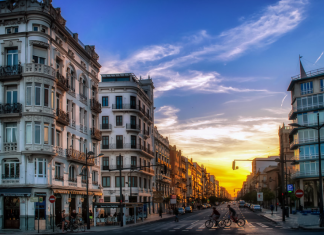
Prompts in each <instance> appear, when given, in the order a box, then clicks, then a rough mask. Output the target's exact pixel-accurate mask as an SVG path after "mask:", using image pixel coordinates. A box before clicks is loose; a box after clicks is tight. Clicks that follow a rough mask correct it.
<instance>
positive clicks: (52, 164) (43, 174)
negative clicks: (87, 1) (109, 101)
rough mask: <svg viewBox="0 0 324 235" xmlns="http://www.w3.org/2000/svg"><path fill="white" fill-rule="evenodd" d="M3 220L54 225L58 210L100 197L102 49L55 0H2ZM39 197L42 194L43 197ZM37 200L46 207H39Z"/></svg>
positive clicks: (5, 224) (22, 225) (8, 224)
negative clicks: (70, 23)
mask: <svg viewBox="0 0 324 235" xmlns="http://www.w3.org/2000/svg"><path fill="white" fill-rule="evenodd" d="M0 11H1V12H0V13H1V16H0V18H1V23H0V34H1V39H0V41H1V47H2V48H1V51H2V56H1V57H0V64H1V73H0V83H1V86H0V133H1V134H0V136H1V137H2V138H0V162H1V166H2V167H1V168H0V171H1V172H0V173H1V174H0V175H1V176H2V178H1V185H0V208H1V209H0V218H1V220H2V222H1V223H0V228H5V229H13V228H16V229H21V230H26V229H28V230H33V229H34V228H35V224H36V222H35V221H38V219H39V220H40V229H46V228H48V227H49V224H50V222H49V221H50V219H51V215H52V214H53V210H52V206H50V203H49V201H48V198H49V196H50V195H55V196H56V203H55V209H54V211H55V214H56V215H57V219H56V221H57V222H60V221H61V218H60V213H61V211H62V210H63V209H64V210H65V211H66V215H67V216H68V214H69V213H70V212H71V210H73V209H75V210H77V211H78V213H79V215H82V216H83V217H84V216H85V212H86V206H85V205H86V195H85V194H86V182H87V181H86V173H88V176H89V181H88V182H89V192H90V193H89V204H90V208H91V207H92V202H93V201H96V200H98V199H99V197H100V196H101V189H100V184H101V182H100V179H99V177H98V176H99V175H100V161H97V160H90V161H89V164H88V165H89V168H88V171H87V169H86V168H85V152H86V149H87V150H88V151H89V152H90V151H92V152H94V154H97V153H98V146H99V142H100V140H101V135H100V132H99V130H98V129H97V126H98V115H99V113H100V112H101V107H100V104H99V103H98V102H97V96H98V83H99V80H98V73H99V71H100V67H101V66H100V64H99V63H98V59H99V56H98V54H97V53H96V52H95V47H94V46H85V45H84V44H83V43H82V42H81V41H80V40H79V39H78V34H77V33H72V32H71V31H70V30H69V29H68V28H67V27H66V20H65V19H64V18H63V17H62V16H61V11H60V9H59V8H54V7H53V6H52V5H51V1H50V0H45V1H43V2H42V3H40V2H39V1H32V0H23V1H22V0H21V1H20V0H17V1H1V2H0ZM31 197H33V198H35V197H37V198H40V199H39V202H37V203H35V202H34V201H33V200H32V199H31ZM36 208H39V209H38V210H39V218H38V212H37V213H36Z"/></svg>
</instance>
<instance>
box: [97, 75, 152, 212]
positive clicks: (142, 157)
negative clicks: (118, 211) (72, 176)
mask: <svg viewBox="0 0 324 235" xmlns="http://www.w3.org/2000/svg"><path fill="white" fill-rule="evenodd" d="M153 90H154V86H153V82H152V79H150V78H148V79H138V78H137V77H136V76H135V75H134V74H132V73H122V74H101V82H100V84H99V99H100V101H101V104H102V113H101V114H100V131H101V132H102V143H101V147H100V150H101V153H103V154H104V157H102V158H101V165H102V168H101V180H102V187H103V196H104V202H119V201H120V200H123V201H124V202H130V203H132V202H142V203H144V204H146V206H145V208H146V209H145V210H146V212H145V213H146V215H148V214H149V213H150V212H151V210H152V195H153V177H154V175H155V172H154V168H153V167H152V165H153V163H154V161H153V159H154V152H153V146H154V142H153V132H154V111H153V110H154V108H153V107H154V92H153ZM120 170H121V173H120ZM120 174H121V187H122V197H121V196H120ZM114 212H115V209H113V210H110V209H106V211H105V213H106V214H108V215H109V214H113V213H114ZM134 213H135V212H134V210H133V209H131V208H130V209H127V210H126V215H134Z"/></svg>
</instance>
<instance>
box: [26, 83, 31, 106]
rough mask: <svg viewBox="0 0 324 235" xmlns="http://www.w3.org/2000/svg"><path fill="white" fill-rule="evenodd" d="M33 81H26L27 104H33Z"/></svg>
mask: <svg viewBox="0 0 324 235" xmlns="http://www.w3.org/2000/svg"><path fill="white" fill-rule="evenodd" d="M31 94H32V83H30V82H29V83H26V105H31Z"/></svg>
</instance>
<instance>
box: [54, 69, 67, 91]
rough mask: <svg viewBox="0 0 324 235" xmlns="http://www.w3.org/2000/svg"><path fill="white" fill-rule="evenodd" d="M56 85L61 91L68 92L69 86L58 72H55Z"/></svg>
mask: <svg viewBox="0 0 324 235" xmlns="http://www.w3.org/2000/svg"><path fill="white" fill-rule="evenodd" d="M55 81H56V85H57V86H58V87H59V88H61V89H62V90H63V91H68V90H69V84H68V80H67V79H66V78H65V77H64V76H63V75H62V74H60V73H59V72H56V78H55Z"/></svg>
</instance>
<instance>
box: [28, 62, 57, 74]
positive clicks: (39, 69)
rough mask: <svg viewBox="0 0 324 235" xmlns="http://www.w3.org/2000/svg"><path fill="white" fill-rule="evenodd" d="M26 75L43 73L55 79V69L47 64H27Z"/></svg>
mask: <svg viewBox="0 0 324 235" xmlns="http://www.w3.org/2000/svg"><path fill="white" fill-rule="evenodd" d="M24 73H42V74H46V75H49V76H51V77H54V76H55V69H54V68H53V67H51V66H48V65H45V64H37V63H27V64H25V66H24Z"/></svg>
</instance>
